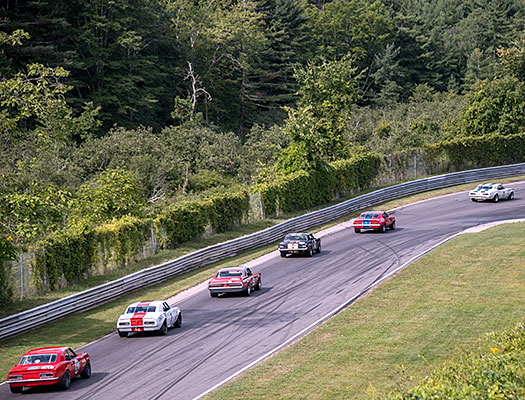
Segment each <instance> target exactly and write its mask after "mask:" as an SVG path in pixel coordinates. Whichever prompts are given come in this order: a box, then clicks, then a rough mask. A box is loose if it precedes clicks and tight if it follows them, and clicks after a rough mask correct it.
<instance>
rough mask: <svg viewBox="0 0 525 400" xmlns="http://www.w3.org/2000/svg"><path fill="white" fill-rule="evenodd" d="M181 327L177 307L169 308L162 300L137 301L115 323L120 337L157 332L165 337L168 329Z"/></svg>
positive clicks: (180, 314)
mask: <svg viewBox="0 0 525 400" xmlns="http://www.w3.org/2000/svg"><path fill="white" fill-rule="evenodd" d="M181 326H182V313H181V311H180V308H179V307H170V305H169V304H168V303H166V302H165V301H162V300H157V301H138V302H136V303H133V304H130V305H129V306H128V308H127V309H126V312H125V313H124V314H122V315H121V316H120V317H119V319H118V322H117V331H118V334H119V336H120V337H127V336H128V334H129V333H130V332H155V331H156V332H158V333H159V335H166V334H167V333H168V329H169V328H180V327H181Z"/></svg>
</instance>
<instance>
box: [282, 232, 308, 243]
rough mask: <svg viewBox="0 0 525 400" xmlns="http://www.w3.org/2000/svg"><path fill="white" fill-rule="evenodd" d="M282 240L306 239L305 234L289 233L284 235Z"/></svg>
mask: <svg viewBox="0 0 525 400" xmlns="http://www.w3.org/2000/svg"><path fill="white" fill-rule="evenodd" d="M284 240H285V241H290V240H308V239H307V238H306V235H294V234H290V235H286V236H285V237H284Z"/></svg>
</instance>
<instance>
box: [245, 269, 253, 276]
mask: <svg viewBox="0 0 525 400" xmlns="http://www.w3.org/2000/svg"><path fill="white" fill-rule="evenodd" d="M251 274H252V271H251V270H250V268H246V275H248V276H250V275H251Z"/></svg>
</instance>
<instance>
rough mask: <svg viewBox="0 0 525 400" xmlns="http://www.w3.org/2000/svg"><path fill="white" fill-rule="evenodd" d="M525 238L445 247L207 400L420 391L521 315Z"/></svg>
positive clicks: (515, 231) (494, 237)
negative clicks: (446, 365) (421, 384)
mask: <svg viewBox="0 0 525 400" xmlns="http://www.w3.org/2000/svg"><path fill="white" fill-rule="evenodd" d="M523 238H525V224H510V225H502V226H497V227H494V228H492V229H490V230H488V231H484V232H481V233H478V234H465V235H461V236H459V237H457V238H455V239H453V240H451V241H450V242H447V243H445V244H444V245H443V246H441V247H439V248H437V249H436V250H434V251H433V252H431V253H429V254H428V255H426V256H424V257H423V258H421V259H420V260H418V261H417V262H415V263H414V264H412V265H410V266H409V267H407V268H406V269H405V270H403V271H402V272H400V273H399V274H398V275H396V276H395V277H393V278H391V279H389V280H387V281H386V282H385V283H383V284H382V285H380V286H379V287H377V288H376V289H375V290H373V291H372V292H370V293H369V294H368V295H366V296H364V297H363V298H362V299H360V300H358V301H357V302H356V303H355V304H353V305H352V306H350V307H349V308H347V309H346V310H345V311H344V312H342V313H340V314H339V315H337V316H336V317H334V318H332V319H330V320H329V321H327V322H326V323H324V324H323V325H322V326H321V327H319V328H317V329H316V330H314V331H313V332H311V333H310V334H308V335H307V336H305V337H304V338H303V339H301V340H300V341H298V342H296V343H295V344H293V345H291V346H289V347H288V348H287V349H285V350H283V351H281V352H279V353H278V354H276V355H275V356H273V357H271V358H270V359H268V360H266V361H265V362H263V363H262V364H260V365H258V366H256V367H254V368H252V369H251V370H249V371H247V372H246V373H244V374H243V375H242V376H240V377H238V378H237V379H235V380H234V381H232V382H230V383H229V384H227V385H225V386H223V387H222V388H219V389H218V390H216V391H214V392H212V393H211V394H209V395H208V396H207V397H206V398H208V399H215V400H218V399H228V400H230V399H244V398H252V399H253V398H256V399H276V398H279V399H366V398H374V397H376V396H379V395H385V394H387V393H389V392H390V391H392V390H406V389H407V388H409V387H412V386H414V385H416V384H417V383H418V381H419V380H420V379H422V378H424V377H425V376H426V375H427V374H429V373H430V372H431V371H432V370H433V369H434V368H436V367H438V366H439V365H440V364H441V363H442V362H444V361H445V360H449V359H451V358H454V357H455V356H456V355H457V354H459V353H460V352H461V351H463V350H467V351H468V350H478V347H479V346H481V343H482V342H483V341H482V340H481V337H482V336H483V335H484V334H485V333H487V332H491V331H500V330H502V329H503V328H505V327H509V326H513V325H514V324H515V323H516V322H517V321H519V320H520V319H521V318H522V317H523V315H524V312H525V268H523V266H524V265H525V246H524V239H523ZM232 372H233V371H232Z"/></svg>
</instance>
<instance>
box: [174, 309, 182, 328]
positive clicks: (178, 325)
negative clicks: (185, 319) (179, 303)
mask: <svg viewBox="0 0 525 400" xmlns="http://www.w3.org/2000/svg"><path fill="white" fill-rule="evenodd" d="M181 326H182V313H179V316H178V317H177V320H176V321H175V323H174V324H173V327H175V328H180V327H181Z"/></svg>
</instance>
